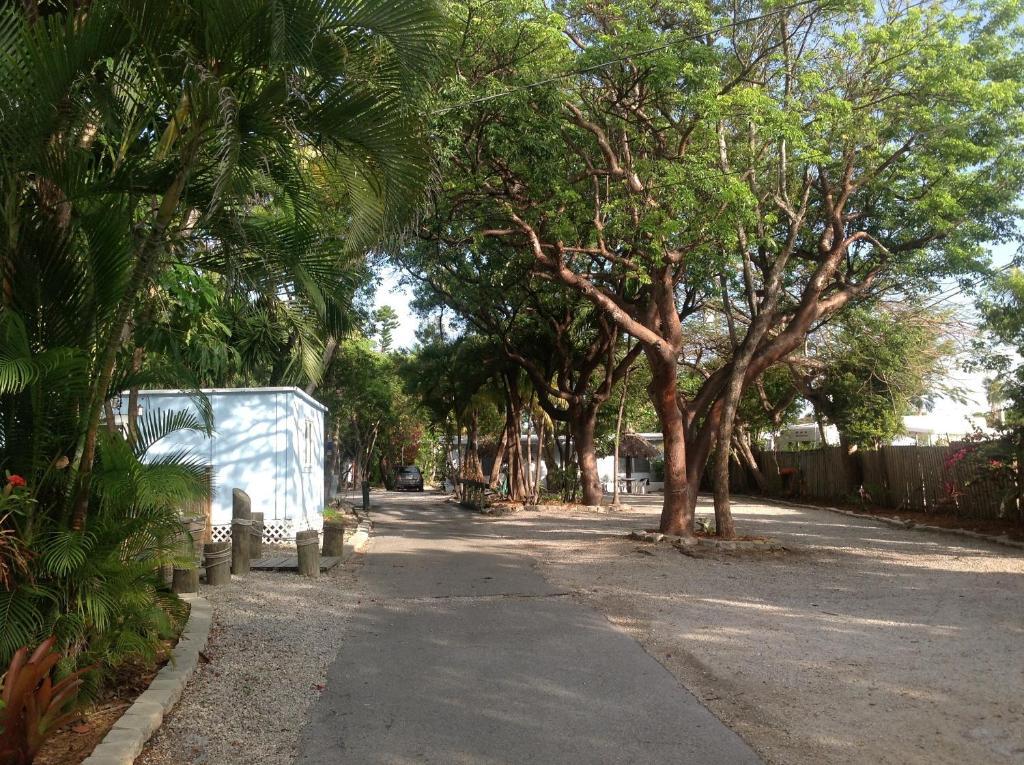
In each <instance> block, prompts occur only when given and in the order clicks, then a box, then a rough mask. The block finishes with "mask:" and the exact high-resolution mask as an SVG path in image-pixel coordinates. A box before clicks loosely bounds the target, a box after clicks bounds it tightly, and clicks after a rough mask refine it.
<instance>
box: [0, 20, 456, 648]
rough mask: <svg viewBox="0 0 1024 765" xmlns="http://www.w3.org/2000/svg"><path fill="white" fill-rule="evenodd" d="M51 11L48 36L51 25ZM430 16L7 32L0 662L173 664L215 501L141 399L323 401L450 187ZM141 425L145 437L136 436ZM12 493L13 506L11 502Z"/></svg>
mask: <svg viewBox="0 0 1024 765" xmlns="http://www.w3.org/2000/svg"><path fill="white" fill-rule="evenodd" d="M32 9H35V10H38V11H39V14H38V17H37V16H36V14H34V13H33V14H30V13H29V11H31V10H32ZM441 32H442V20H441V18H440V15H439V13H438V8H437V6H436V4H435V3H434V2H433V0H408V2H402V3H397V4H396V3H388V2H381V1H380V0H353V1H348V0H345V1H344V2H342V1H338V2H335V1H326V2H314V3H309V2H294V1H293V0H286V1H285V2H280V1H279V0H255V1H250V0H237V1H231V0H227V1H225V2H216V3H210V2H205V0H203V1H199V0H170V1H169V2H161V3H135V2H121V0H95V1H94V2H89V3H25V4H20V3H13V4H12V3H8V4H5V5H4V6H3V8H2V9H0V50H2V51H3V56H2V57H0V115H2V119H0V471H3V472H5V473H10V474H16V475H18V476H21V477H23V478H24V480H25V483H26V485H25V486H18V487H14V488H13V489H12V490H11V491H9V492H6V493H5V494H3V495H2V496H0V574H2V576H3V577H4V589H3V591H2V592H0V661H3V660H6V659H7V658H9V657H10V656H11V655H12V654H13V653H14V651H15V650H16V649H17V648H18V647H19V646H21V645H30V644H34V643H36V642H38V641H39V640H40V639H42V638H43V637H45V636H46V635H48V634H51V633H53V634H55V635H56V636H57V638H58V641H59V645H60V647H61V649H62V650H63V651H64V652H65V653H66V656H67V659H66V662H67V663H69V664H82V663H87V662H92V661H97V662H99V663H100V665H101V667H103V668H108V667H110V666H113V665H116V664H117V663H118V662H119V661H121V660H122V659H124V658H126V657H128V656H138V655H147V654H151V653H152V650H153V648H154V646H155V644H156V641H157V640H158V639H159V638H160V637H161V636H164V635H167V634H169V631H170V628H171V627H172V624H173V622H174V621H175V620H176V619H177V618H178V617H180V616H181V613H182V607H181V604H180V602H179V601H178V600H177V599H176V598H174V597H173V596H172V595H171V594H170V593H168V592H167V591H166V588H165V587H164V586H163V584H162V582H161V581H160V578H159V577H158V575H157V568H158V566H160V565H161V564H163V563H166V562H170V561H173V560H175V559H179V558H180V539H179V536H180V525H179V518H178V515H179V509H180V508H181V507H183V506H185V505H187V504H188V503H190V502H192V501H195V500H197V499H199V498H201V497H202V496H204V495H205V493H207V492H208V491H209V487H208V486H207V478H206V468H205V467H204V466H203V465H201V464H200V463H199V462H197V461H196V460H195V459H194V458H192V457H191V456H190V455H188V454H183V453H182V454H174V455H170V456H166V457H160V458H156V457H154V456H153V455H152V453H150V452H149V451H148V449H149V447H150V446H151V445H152V444H153V443H154V442H155V441H156V440H158V439H159V438H160V437H161V436H164V435H166V434H168V433H170V432H173V431H174V430H178V429H182V428H186V429H191V430H199V431H208V428H209V423H208V422H204V421H202V418H198V419H197V418H194V417H192V418H189V417H188V416H178V417H164V418H150V417H144V418H142V419H141V420H140V421H139V422H138V423H135V422H134V418H132V417H129V418H128V423H127V425H128V428H127V429H126V430H127V432H126V433H124V434H122V432H121V431H120V426H121V425H123V424H125V423H122V422H120V421H119V420H118V419H117V418H116V417H115V416H113V412H112V411H111V408H110V406H109V403H108V402H110V400H111V399H112V398H113V397H114V396H116V395H118V394H120V393H121V392H122V391H124V390H132V389H138V388H139V387H142V386H143V385H146V386H149V387H171V388H182V389H186V390H192V389H195V388H196V387H199V386H202V385H210V386H218V385H229V384H238V383H239V382H248V383H256V384H267V383H272V384H280V383H283V382H292V383H300V384H305V383H306V382H307V381H309V380H316V379H317V378H319V376H320V375H321V373H322V369H321V367H322V366H323V360H324V349H325V346H326V342H325V341H326V339H327V337H329V336H337V335H340V334H341V333H343V332H346V331H349V330H351V328H352V327H353V326H354V325H355V323H356V321H357V316H356V311H354V310H353V308H352V304H353V301H354V298H355V295H356V294H357V292H358V291H359V290H360V289H361V288H363V287H364V285H365V284H366V282H367V274H366V270H365V252H366V250H367V249H368V248H370V247H372V246H375V245H376V244H377V243H379V242H380V241H381V240H382V239H383V238H385V237H387V236H390V235H392V234H393V233H394V231H395V230H396V229H397V228H399V227H400V226H401V225H403V224H404V223H405V222H406V221H407V220H408V219H409V216H410V213H411V211H412V208H413V205H414V203H415V200H417V199H418V197H419V194H420V193H421V191H422V187H423V183H424V180H425V178H426V174H427V170H428V164H429V163H428V158H427V151H426V142H425V135H424V132H423V130H422V123H423V119H422V111H423V109H422V99H423V95H424V93H423V85H424V80H423V74H424V72H425V71H426V70H427V69H428V68H429V66H430V65H431V64H432V62H433V61H434V60H435V59H436V56H435V53H436V49H437V44H438V42H439V39H440V38H439V36H440V34H441ZM136 424H137V430H136V429H135V428H134V427H133V426H134V425H136ZM7 485H8V486H11V484H10V483H8V484H7Z"/></svg>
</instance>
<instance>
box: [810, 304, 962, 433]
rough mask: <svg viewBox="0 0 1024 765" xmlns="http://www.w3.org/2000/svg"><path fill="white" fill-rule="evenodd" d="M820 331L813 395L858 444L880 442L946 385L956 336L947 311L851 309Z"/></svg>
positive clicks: (841, 430)
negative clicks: (950, 336) (948, 332)
mask: <svg viewBox="0 0 1024 765" xmlns="http://www.w3.org/2000/svg"><path fill="white" fill-rule="evenodd" d="M822 334H823V335H824V337H822V338H818V341H817V346H816V354H815V360H816V361H818V362H820V363H821V364H823V367H820V368H818V369H817V370H816V371H815V372H814V373H812V374H813V381H812V383H811V389H810V390H809V391H807V394H808V397H809V398H810V400H811V401H812V403H815V404H816V405H817V406H818V407H819V409H820V410H821V412H822V413H823V414H825V415H826V416H827V418H828V420H829V421H830V422H832V423H833V424H835V425H836V427H837V428H838V429H839V432H840V433H841V434H842V435H843V436H844V437H846V438H847V439H848V440H849V441H850V442H851V443H854V444H858V445H862V446H877V445H878V444H880V443H884V442H886V441H889V440H891V439H892V438H894V437H895V436H897V435H899V434H900V433H901V432H902V431H903V417H904V415H907V414H912V413H913V411H914V407H915V405H916V404H919V403H920V402H921V401H922V400H923V399H927V397H928V396H930V395H932V394H934V393H936V392H938V389H937V387H936V386H937V385H938V381H939V380H940V379H941V377H942V375H943V373H944V372H945V366H944V362H945V359H946V358H947V357H948V356H949V355H950V353H951V350H952V349H951V343H950V342H949V340H947V339H946V338H945V337H944V334H943V326H942V318H941V316H934V315H930V314H927V313H926V312H922V311H921V310H920V309H914V308H909V309H905V310H895V311H889V310H885V309H884V308H882V307H880V306H876V307H874V308H872V309H862V310H856V311H851V312H849V313H847V314H845V315H844V316H843V318H842V320H841V321H840V322H839V323H838V325H837V326H836V327H834V328H830V329H829V330H827V331H824V332H823V333H822Z"/></svg>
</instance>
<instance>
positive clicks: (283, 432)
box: [122, 388, 327, 537]
mask: <svg viewBox="0 0 1024 765" xmlns="http://www.w3.org/2000/svg"><path fill="white" fill-rule="evenodd" d="M203 393H204V394H205V395H206V397H207V399H209V402H210V406H211V408H212V410H213V427H214V434H213V436H212V437H209V438H207V437H206V436H204V435H203V434H201V433H194V432H189V431H184V432H178V433H174V434H172V435H170V436H168V437H166V438H164V439H162V440H161V441H159V442H158V443H157V444H156V445H155V446H154V447H153V448H152V449H151V450H150V453H149V457H150V458H155V457H159V456H161V455H167V454H172V453H175V452H179V451H182V450H186V451H188V452H190V453H191V454H192V455H193V456H196V457H199V458H200V459H202V460H203V461H204V462H206V463H207V464H209V465H211V466H212V467H213V480H214V491H213V498H212V503H211V504H212V509H211V522H212V525H213V526H214V527H215V528H216V527H219V526H226V525H229V524H230V523H231V492H232V489H235V488H238V489H242V490H243V491H245V492H246V493H247V494H248V495H249V497H250V498H251V500H252V509H253V511H254V512H262V513H263V515H264V522H265V523H266V524H267V525H268V526H269V525H270V524H271V523H276V524H278V525H279V526H280V527H283V528H284V529H286V532H285V534H284V536H286V537H291V536H294V534H295V532H296V531H301V530H303V529H318V530H319V529H321V528H322V527H323V515H322V513H323V508H324V413H325V412H326V411H327V409H326V407H324V406H323V405H322V404H320V403H319V402H317V401H316V400H314V399H313V398H311V397H310V396H308V395H306V394H305V393H304V392H303V391H301V390H299V389H298V388H227V389H213V390H204V391H203ZM126 406H127V396H124V397H122V407H126ZM139 406H140V409H141V413H142V414H145V413H146V412H151V411H154V410H158V409H160V410H169V411H176V410H191V411H196V404H195V402H194V401H193V399H192V398H191V397H190V396H189V395H188V394H186V393H183V392H181V391H141V392H140V393H139ZM122 414H123V413H122Z"/></svg>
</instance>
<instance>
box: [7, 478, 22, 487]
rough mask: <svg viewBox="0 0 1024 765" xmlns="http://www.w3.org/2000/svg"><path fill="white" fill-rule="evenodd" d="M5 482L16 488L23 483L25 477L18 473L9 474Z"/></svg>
mask: <svg viewBox="0 0 1024 765" xmlns="http://www.w3.org/2000/svg"><path fill="white" fill-rule="evenodd" d="M7 483H9V484H10V485H11V487H12V488H15V489H17V488H19V487H21V486H24V485H25V479H24V478H22V477H21V476H20V475H9V476H7Z"/></svg>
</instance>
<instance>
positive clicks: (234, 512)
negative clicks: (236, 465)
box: [231, 489, 252, 576]
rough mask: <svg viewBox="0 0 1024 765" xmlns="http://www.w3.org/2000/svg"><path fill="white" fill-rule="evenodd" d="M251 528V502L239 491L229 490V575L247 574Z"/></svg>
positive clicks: (247, 496)
mask: <svg viewBox="0 0 1024 765" xmlns="http://www.w3.org/2000/svg"><path fill="white" fill-rule="evenodd" d="M251 526H252V501H251V500H250V499H249V495H248V494H246V493H245V492H244V491H242V490H241V489H232V490H231V573H232V574H234V575H235V576H246V575H247V574H248V573H249V560H250V558H249V548H250V545H251V544H252V543H251V542H250V541H249V529H250V527H251Z"/></svg>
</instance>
